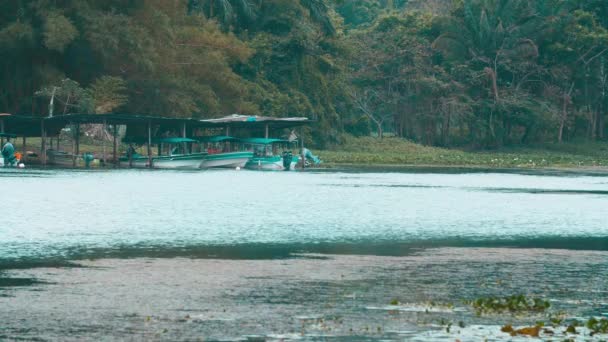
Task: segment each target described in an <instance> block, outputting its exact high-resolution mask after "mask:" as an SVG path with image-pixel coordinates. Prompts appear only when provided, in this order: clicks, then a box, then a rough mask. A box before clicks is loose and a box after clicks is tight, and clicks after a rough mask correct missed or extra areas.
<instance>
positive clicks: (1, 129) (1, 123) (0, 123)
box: [0, 119, 4, 147]
mask: <svg viewBox="0 0 608 342" xmlns="http://www.w3.org/2000/svg"><path fill="white" fill-rule="evenodd" d="M0 133H3V134H4V119H0ZM0 144H1V145H2V146H1V147H4V137H0Z"/></svg>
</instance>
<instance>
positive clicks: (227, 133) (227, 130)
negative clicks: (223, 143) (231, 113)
mask: <svg viewBox="0 0 608 342" xmlns="http://www.w3.org/2000/svg"><path fill="white" fill-rule="evenodd" d="M226 135H227V136H230V126H226Z"/></svg>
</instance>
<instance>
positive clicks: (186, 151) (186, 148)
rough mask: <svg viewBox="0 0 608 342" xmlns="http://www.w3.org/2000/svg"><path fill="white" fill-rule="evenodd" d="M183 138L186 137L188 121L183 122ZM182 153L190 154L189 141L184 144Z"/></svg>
mask: <svg viewBox="0 0 608 342" xmlns="http://www.w3.org/2000/svg"><path fill="white" fill-rule="evenodd" d="M182 138H186V123H185V122H184V123H182ZM182 148H183V150H182V154H188V143H186V142H185V143H183V144H182Z"/></svg>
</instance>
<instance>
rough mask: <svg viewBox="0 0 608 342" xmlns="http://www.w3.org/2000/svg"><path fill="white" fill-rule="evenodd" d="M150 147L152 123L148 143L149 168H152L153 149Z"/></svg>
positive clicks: (149, 126) (150, 123)
mask: <svg viewBox="0 0 608 342" xmlns="http://www.w3.org/2000/svg"><path fill="white" fill-rule="evenodd" d="M150 145H152V121H148V141H147V143H146V146H147V148H148V167H149V168H152V149H151V146H150Z"/></svg>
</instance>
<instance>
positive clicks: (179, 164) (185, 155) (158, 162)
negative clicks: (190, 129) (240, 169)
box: [119, 138, 208, 169]
mask: <svg viewBox="0 0 608 342" xmlns="http://www.w3.org/2000/svg"><path fill="white" fill-rule="evenodd" d="M195 142H196V140H193V139H189V138H158V139H154V140H153V141H152V143H153V144H157V145H158V150H159V152H162V150H163V148H164V146H165V145H168V146H169V153H168V154H166V155H163V154H161V153H159V154H158V155H156V156H153V157H152V158H151V159H152V165H150V162H149V161H150V160H149V158H148V157H147V156H144V155H141V154H137V153H133V155H132V156H131V158H129V157H128V156H127V155H125V156H122V157H121V158H120V159H119V161H120V166H123V167H129V166H131V167H150V166H151V167H152V168H155V169H198V168H199V167H200V165H201V162H202V161H203V159H205V157H206V156H207V154H208V153H207V152H197V153H190V152H188V148H187V147H186V145H187V144H190V143H195ZM180 152H181V153H180ZM129 159H130V160H129Z"/></svg>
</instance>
